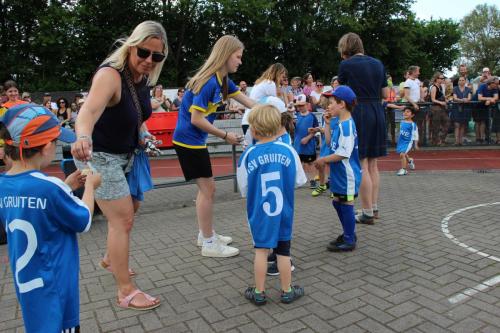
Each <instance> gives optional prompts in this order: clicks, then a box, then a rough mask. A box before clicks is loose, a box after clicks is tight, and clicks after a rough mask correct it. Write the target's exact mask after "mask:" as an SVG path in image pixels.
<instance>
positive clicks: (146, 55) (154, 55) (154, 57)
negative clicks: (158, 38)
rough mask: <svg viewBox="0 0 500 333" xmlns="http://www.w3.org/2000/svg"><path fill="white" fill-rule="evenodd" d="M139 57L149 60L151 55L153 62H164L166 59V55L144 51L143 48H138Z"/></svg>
mask: <svg viewBox="0 0 500 333" xmlns="http://www.w3.org/2000/svg"><path fill="white" fill-rule="evenodd" d="M136 48H137V56H138V57H139V58H142V59H147V58H149V56H150V55H151V60H152V61H153V62H162V61H163V59H165V55H164V54H163V53H159V52H151V51H150V50H148V49H143V48H142V47H139V46H136Z"/></svg>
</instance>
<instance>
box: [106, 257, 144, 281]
mask: <svg viewBox="0 0 500 333" xmlns="http://www.w3.org/2000/svg"><path fill="white" fill-rule="evenodd" d="M99 266H101V268H102V269H105V270H107V271H108V272H111V273H113V269H112V268H111V265H110V264H108V263H106V262H105V261H104V260H101V262H100V263H99ZM128 275H129V276H131V277H132V276H136V275H137V273H136V272H135V271H134V270H133V269H132V268H129V269H128Z"/></svg>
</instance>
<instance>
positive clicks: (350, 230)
mask: <svg viewBox="0 0 500 333" xmlns="http://www.w3.org/2000/svg"><path fill="white" fill-rule="evenodd" d="M339 211H340V215H342V218H341V220H342V227H343V228H344V241H345V242H346V243H348V244H353V243H356V240H355V237H356V236H355V235H356V233H355V231H356V218H355V216H354V206H353V205H345V204H344V205H342V204H341V205H340V207H339Z"/></svg>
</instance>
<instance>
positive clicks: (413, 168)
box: [408, 158, 415, 170]
mask: <svg viewBox="0 0 500 333" xmlns="http://www.w3.org/2000/svg"><path fill="white" fill-rule="evenodd" d="M408 167H409V168H410V170H415V162H414V161H413V158H411V159H410V161H408Z"/></svg>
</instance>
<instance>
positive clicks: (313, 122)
mask: <svg viewBox="0 0 500 333" xmlns="http://www.w3.org/2000/svg"><path fill="white" fill-rule="evenodd" d="M310 127H318V119H316V116H315V115H314V114H312V113H310V112H308V113H307V114H306V115H305V116H304V115H301V114H300V113H297V122H296V123H295V136H294V139H293V147H294V148H295V150H296V151H297V153H298V154H300V155H316V139H315V138H314V137H312V138H311V140H309V142H307V144H305V145H303V144H301V143H300V140H302V138H304V137H306V136H307V135H309V132H308V131H307V129H308V128H310Z"/></svg>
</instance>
